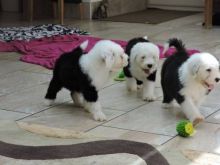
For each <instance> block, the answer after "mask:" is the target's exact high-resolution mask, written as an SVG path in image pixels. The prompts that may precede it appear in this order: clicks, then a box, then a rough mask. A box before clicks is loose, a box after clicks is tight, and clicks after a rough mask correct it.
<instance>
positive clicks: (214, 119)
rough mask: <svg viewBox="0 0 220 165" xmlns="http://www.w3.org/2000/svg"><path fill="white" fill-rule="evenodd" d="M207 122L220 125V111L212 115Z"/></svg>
mask: <svg viewBox="0 0 220 165" xmlns="http://www.w3.org/2000/svg"><path fill="white" fill-rule="evenodd" d="M206 121H207V122H211V123H217V124H220V111H217V112H216V113H214V114H212V115H211V116H209V117H208V118H207V119H206Z"/></svg>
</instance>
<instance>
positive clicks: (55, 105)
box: [15, 100, 70, 121]
mask: <svg viewBox="0 0 220 165" xmlns="http://www.w3.org/2000/svg"><path fill="white" fill-rule="evenodd" d="M68 102H70V100H68V101H65V102H62V103H60V104H56V105H54V106H50V107H48V108H46V109H42V110H40V111H38V112H36V113H32V114H30V115H28V116H25V117H23V118H20V119H17V120H15V121H20V120H23V119H25V118H28V117H30V116H33V115H36V114H38V113H41V112H43V111H46V110H48V109H51V108H54V107H57V106H60V105H63V104H64V103H68Z"/></svg>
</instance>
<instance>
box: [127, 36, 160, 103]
mask: <svg viewBox="0 0 220 165" xmlns="http://www.w3.org/2000/svg"><path fill="white" fill-rule="evenodd" d="M125 52H126V54H128V56H129V59H128V61H129V63H128V65H127V66H126V67H124V74H125V76H126V84H127V89H128V90H129V91H136V90H137V88H138V87H139V86H140V85H142V84H143V88H142V93H143V94H142V98H143V100H145V101H154V100H155V95H154V88H155V80H156V72H157V67H158V63H159V54H160V51H159V48H158V47H157V45H155V44H153V43H151V42H149V41H148V40H147V37H143V38H134V39H131V40H130V41H129V42H128V44H127V47H126V51H125Z"/></svg>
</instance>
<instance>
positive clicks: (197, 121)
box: [190, 115, 205, 126]
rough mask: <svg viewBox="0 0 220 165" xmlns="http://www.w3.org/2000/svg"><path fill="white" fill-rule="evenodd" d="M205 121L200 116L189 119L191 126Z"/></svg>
mask: <svg viewBox="0 0 220 165" xmlns="http://www.w3.org/2000/svg"><path fill="white" fill-rule="evenodd" d="M204 120H205V119H204V117H203V116H202V115H199V116H198V117H196V118H194V119H191V120H190V121H191V122H192V123H193V126H196V125H197V124H199V123H201V122H203V121H204Z"/></svg>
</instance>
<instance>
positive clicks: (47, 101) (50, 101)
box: [44, 99, 54, 106]
mask: <svg viewBox="0 0 220 165" xmlns="http://www.w3.org/2000/svg"><path fill="white" fill-rule="evenodd" d="M44 104H45V105H46V106H51V105H53V104H54V100H50V99H45V100H44Z"/></svg>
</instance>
